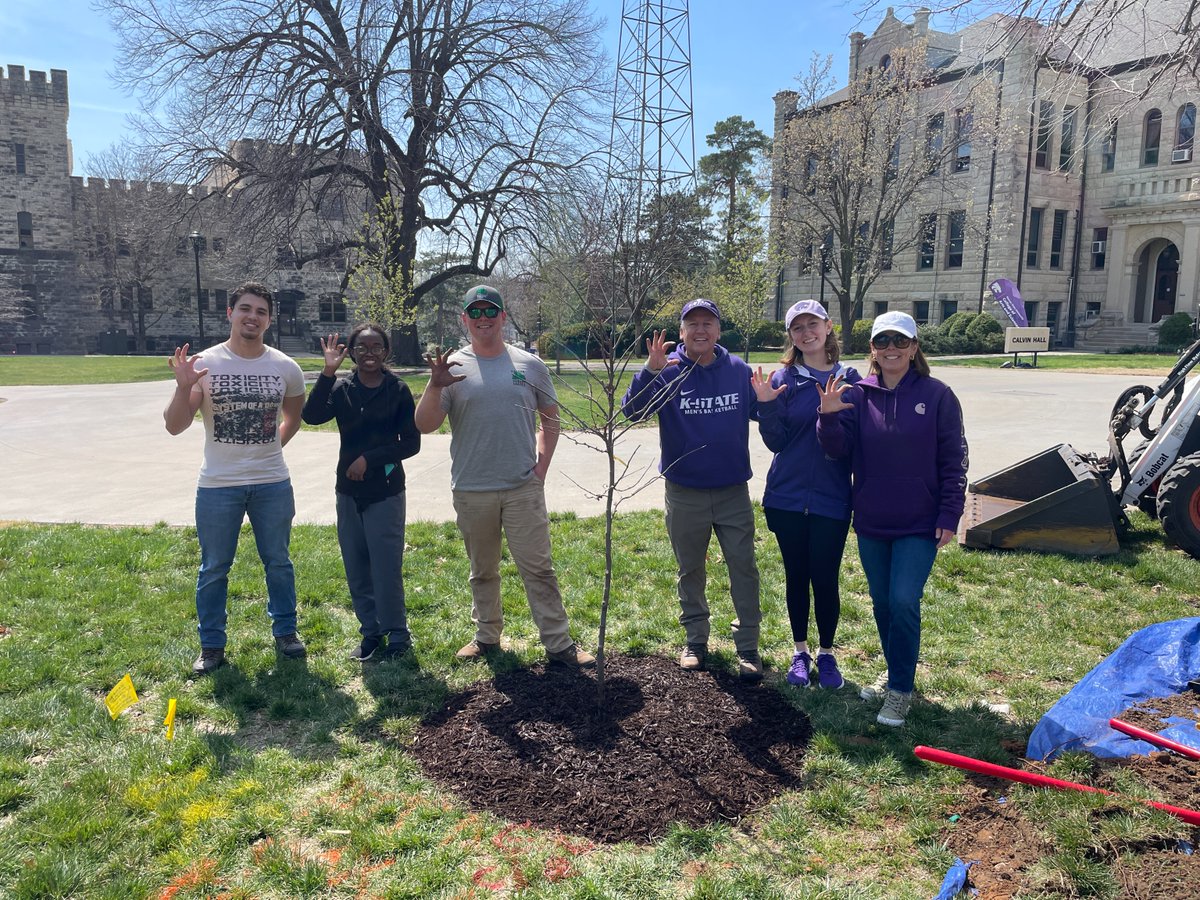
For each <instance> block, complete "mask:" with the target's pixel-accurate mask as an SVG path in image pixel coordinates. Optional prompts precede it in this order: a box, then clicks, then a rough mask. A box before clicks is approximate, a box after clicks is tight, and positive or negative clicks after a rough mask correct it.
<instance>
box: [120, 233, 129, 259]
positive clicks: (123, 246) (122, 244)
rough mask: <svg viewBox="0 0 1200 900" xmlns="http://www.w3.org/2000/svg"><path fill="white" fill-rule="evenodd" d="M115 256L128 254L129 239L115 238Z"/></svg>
mask: <svg viewBox="0 0 1200 900" xmlns="http://www.w3.org/2000/svg"><path fill="white" fill-rule="evenodd" d="M117 256H121V257H128V256H129V241H127V240H125V238H123V237H119V238H117Z"/></svg>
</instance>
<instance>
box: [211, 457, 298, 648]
mask: <svg viewBox="0 0 1200 900" xmlns="http://www.w3.org/2000/svg"><path fill="white" fill-rule="evenodd" d="M247 515H248V516H249V517H250V528H251V530H253V532H254V543H255V546H257V547H258V558H259V559H261V560H262V564H263V568H264V569H265V570H266V573H267V615H268V616H270V618H271V633H272V634H274V635H275V636H276V637H279V636H280V635H285V634H294V633H295V631H296V575H295V572H294V570H293V569H292V561H291V559H290V558H289V557H288V542H289V541H290V540H291V536H292V518H293V517H294V516H295V515H296V504H295V501H294V499H293V497H292V482H291V481H290V480H287V481H277V482H275V483H274V484H246V485H239V486H237V487H219V488H197V489H196V536H197V537H198V538H199V539H200V575H199V577H198V578H197V579H196V615H197V617H198V618H199V620H200V624H199V631H200V646H201V647H222V648H223V647H224V646H225V620H226V615H227V614H226V609H225V601H226V598H227V595H228V589H229V568H230V566H232V565H233V556H234V553H236V552H237V545H238V536H239V535H240V534H241V530H242V517H243V516H247Z"/></svg>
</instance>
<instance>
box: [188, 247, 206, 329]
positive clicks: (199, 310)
mask: <svg viewBox="0 0 1200 900" xmlns="http://www.w3.org/2000/svg"><path fill="white" fill-rule="evenodd" d="M190 237H191V239H192V250H193V252H194V253H195V255H196V322H197V324H199V326H200V349H201V350H203V349H204V295H203V294H201V293H200V247H201V246H202V245H203V244H204V235H202V234H201V233H200V232H199V231H193V232H192V233H191V235H190Z"/></svg>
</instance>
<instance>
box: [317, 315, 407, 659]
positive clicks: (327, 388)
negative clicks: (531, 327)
mask: <svg viewBox="0 0 1200 900" xmlns="http://www.w3.org/2000/svg"><path fill="white" fill-rule="evenodd" d="M321 351H322V352H323V353H324V355H325V368H324V370H323V371H322V372H321V376H320V377H319V378H318V379H317V383H316V385H315V386H314V387H313V389H312V393H311V394H309V397H308V400H307V401H306V402H305V404H304V412H303V414H302V417H303V419H304V421H305V422H307V423H308V424H310V425H320V424H322V423H324V422H328V421H329V420H330V419H337V424H338V432H339V433H340V435H341V439H342V440H341V449H340V451H339V452H338V464H337V486H336V492H337V493H336V498H337V530H338V544H339V545H340V546H341V549H342V563H343V564H344V565H345V567H346V581H347V583H348V584H349V587H350V599H351V602H352V603H353V605H354V614H355V615H356V616H358V621H359V625H360V627H359V630H360V631H361V633H362V641H361V643H360V644H359V645H358V646H357V647H356V648H354V650H353V651H352V652H351V653H350V658H351V659H356V660H366V659H370V658H371V657H372V655H374V654H375V653H376V651H378V652H379V656H380V658H383V659H388V658H393V657H397V656H401V655H402V654H404V653H407V652H408V651H409V650H410V649H411V648H412V635H411V634H410V633H409V630H408V620H407V616H406V614H405V610H404V576H403V571H402V568H403V560H404V520H405V503H404V467H403V466H402V465H401V460H404V459H408V457H410V456H413V455H415V454H416V453H417V451H418V450H420V449H421V434H420V432H418V431H417V428H416V425H414V424H413V411H414V410H415V408H416V404H415V403H414V402H413V396H412V391H410V390H409V389H408V385H406V384H405V383H404V382H403V381H401V380H400V379H399V378H397V377H396V376H395V375H394V374H393V373H392V372H391V371H390V370H389V369H388V367H387V364H386V362H385V360H386V359H387V356H388V354H389V353H390V352H391V344H390V342H389V341H388V337H387V332H386V331H385V330H384V328H383V327H382V326H380V325H377V324H375V323H374V322H366V323H364V324H362V325H359V326H358V327H357V328H355V329H354V330H353V331H352V332H350V338H349V340H347V342H346V343H345V344H344V345H343V344H339V343H338V335H337V334H336V333H335V334H331V335H329V337H328V338H322V339H321ZM347 355H349V356H350V357H351V358H352V359H353V360H354V362H355V366H354V369H353V370H352V371H351V372H350V375H349V377H347V378H342V379H340V380H338V381H336V382H335V380H334V376H335V375H336V373H337V370H338V367H339V366H340V365H341V364H342V360H344V359H345V358H346V356H347ZM385 640H386V642H387V643H386V645H384V641H385ZM381 646H382V649H380V648H381Z"/></svg>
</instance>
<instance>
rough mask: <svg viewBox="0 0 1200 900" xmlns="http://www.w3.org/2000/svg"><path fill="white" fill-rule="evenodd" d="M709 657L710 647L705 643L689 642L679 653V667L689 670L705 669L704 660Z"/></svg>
mask: <svg viewBox="0 0 1200 900" xmlns="http://www.w3.org/2000/svg"><path fill="white" fill-rule="evenodd" d="M707 658H708V647H707V646H705V645H704V644H688V645H687V646H686V647H684V648H683V652H682V653H680V654H679V668H681V669H686V670H687V671H689V672H699V671H701V670H703V669H704V661H705V660H706V659H707Z"/></svg>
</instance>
